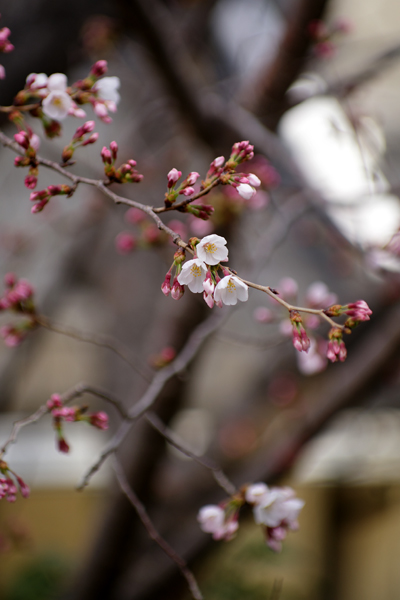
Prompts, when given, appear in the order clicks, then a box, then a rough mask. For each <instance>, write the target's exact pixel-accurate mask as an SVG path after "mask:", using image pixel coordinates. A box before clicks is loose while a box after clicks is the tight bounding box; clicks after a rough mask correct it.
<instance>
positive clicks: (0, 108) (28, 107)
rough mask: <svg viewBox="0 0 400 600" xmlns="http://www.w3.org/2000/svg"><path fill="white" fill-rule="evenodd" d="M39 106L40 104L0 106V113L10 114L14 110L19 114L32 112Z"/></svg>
mask: <svg viewBox="0 0 400 600" xmlns="http://www.w3.org/2000/svg"><path fill="white" fill-rule="evenodd" d="M39 106H40V102H39V103H38V102H36V103H35V104H23V105H21V106H14V104H12V105H11V106H0V112H2V113H12V112H14V111H16V110H18V111H20V112H27V111H30V110H33V109H34V108H38V107H39Z"/></svg>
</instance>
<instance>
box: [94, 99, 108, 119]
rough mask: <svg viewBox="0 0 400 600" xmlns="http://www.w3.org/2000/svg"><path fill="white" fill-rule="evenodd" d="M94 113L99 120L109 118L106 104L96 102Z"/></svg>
mask: <svg viewBox="0 0 400 600" xmlns="http://www.w3.org/2000/svg"><path fill="white" fill-rule="evenodd" d="M93 110H94V113H95V115H96V116H98V117H99V119H101V120H104V119H106V118H107V117H108V111H107V108H106V106H105V104H104V102H95V103H94V107H93Z"/></svg>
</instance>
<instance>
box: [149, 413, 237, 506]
mask: <svg viewBox="0 0 400 600" xmlns="http://www.w3.org/2000/svg"><path fill="white" fill-rule="evenodd" d="M145 419H146V421H147V422H148V423H150V425H151V426H152V427H153V428H154V429H155V430H156V431H158V432H159V433H160V434H161V435H162V436H163V437H164V438H165V439H166V440H167V442H168V443H169V444H171V446H173V447H174V448H176V449H177V450H179V452H182V454H184V455H185V456H187V457H188V458H191V459H193V460H194V461H195V462H197V463H198V464H199V465H202V466H203V467H205V468H206V469H208V470H209V471H211V472H212V474H213V477H214V479H215V481H216V482H217V483H218V485H219V486H220V487H221V488H222V489H223V490H224V491H225V492H226V493H227V494H228V496H233V495H234V494H235V493H236V491H237V490H236V487H235V486H234V484H233V483H232V482H231V481H229V479H228V477H227V476H226V475H225V473H224V472H223V471H222V469H221V468H220V467H219V466H218V465H216V464H215V463H213V462H212V461H210V460H209V459H206V458H202V457H201V456H198V455H197V454H194V452H192V451H191V450H190V449H189V448H187V447H186V446H185V445H184V444H183V442H182V440H180V439H178V437H177V436H176V434H175V433H174V432H173V431H171V430H170V429H169V428H168V427H167V426H166V425H165V423H163V422H162V421H161V419H160V418H159V417H158V416H157V415H156V414H155V413H153V412H147V413H146V414H145Z"/></svg>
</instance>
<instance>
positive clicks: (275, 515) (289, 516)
mask: <svg viewBox="0 0 400 600" xmlns="http://www.w3.org/2000/svg"><path fill="white" fill-rule="evenodd" d="M246 503H247V504H250V506H252V507H253V515H254V520H255V522H256V523H257V525H261V526H262V527H263V531H264V535H265V540H266V543H267V545H268V546H269V548H271V550H273V551H274V552H280V551H281V549H282V541H283V540H284V539H285V537H286V535H287V532H288V531H289V530H292V531H296V530H297V529H298V526H299V525H298V521H297V519H298V516H299V512H300V510H301V509H302V508H303V506H304V501H303V500H300V499H299V498H296V495H295V492H294V491H293V490H292V489H291V488H289V487H273V488H269V487H268V486H267V485H266V484H265V483H255V484H253V485H250V486H247V487H245V488H243V489H242V490H241V491H240V492H239V494H237V495H235V496H233V497H232V498H230V499H229V500H227V501H225V502H223V503H221V504H220V505H213V504H209V505H207V506H203V508H201V509H200V511H199V514H198V517H197V518H198V521H199V523H200V527H201V529H202V530H203V531H205V532H206V533H211V534H212V536H213V538H214V539H215V540H222V539H223V540H227V541H228V540H231V539H232V538H233V536H234V535H235V533H236V531H237V530H238V527H239V511H240V509H241V507H242V506H243V505H244V504H246Z"/></svg>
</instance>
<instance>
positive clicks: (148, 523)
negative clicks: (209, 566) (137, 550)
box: [113, 457, 203, 600]
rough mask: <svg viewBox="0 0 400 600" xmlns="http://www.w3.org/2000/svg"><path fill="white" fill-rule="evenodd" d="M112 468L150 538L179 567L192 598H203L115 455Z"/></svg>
mask: <svg viewBox="0 0 400 600" xmlns="http://www.w3.org/2000/svg"><path fill="white" fill-rule="evenodd" d="M113 469H114V473H115V475H116V477H117V481H118V483H119V486H120V488H121V490H122V491H123V492H124V494H125V496H126V497H127V498H128V500H129V502H130V503H131V504H132V506H133V508H134V509H135V510H136V512H137V515H138V517H139V519H140V520H141V521H142V523H143V525H144V526H145V528H146V530H147V533H148V534H149V536H150V537H151V539H152V540H154V541H155V542H156V544H158V545H159V546H160V548H161V550H163V552H165V554H166V555H167V556H168V557H169V558H170V559H171V560H172V561H173V562H174V563H175V564H176V566H177V567H178V568H179V570H180V571H181V573H182V575H183V576H184V578H185V579H186V581H187V583H188V586H189V589H190V592H191V594H192V596H193V598H195V600H203V595H202V593H201V592H200V590H199V586H198V585H197V581H196V579H195V577H194V575H193V573H192V572H191V571H190V569H189V568H188V566H187V564H186V562H185V561H184V559H183V558H182V557H181V556H179V554H178V553H177V552H176V551H175V550H174V549H173V548H172V547H171V546H170V545H169V544H168V542H167V541H166V540H165V539H164V538H163V537H162V536H161V535H160V534H159V532H158V531H157V529H156V528H155V526H154V524H153V521H152V520H151V519H150V517H149V515H148V514H147V511H146V508H145V507H144V505H143V504H142V502H141V501H140V500H139V498H138V497H137V496H136V494H135V492H134V491H133V489H132V488H131V486H130V485H129V483H128V480H127V479H126V477H125V473H124V472H123V470H122V467H121V465H120V464H119V462H118V461H117V460H116V459H115V457H114V461H113Z"/></svg>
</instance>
